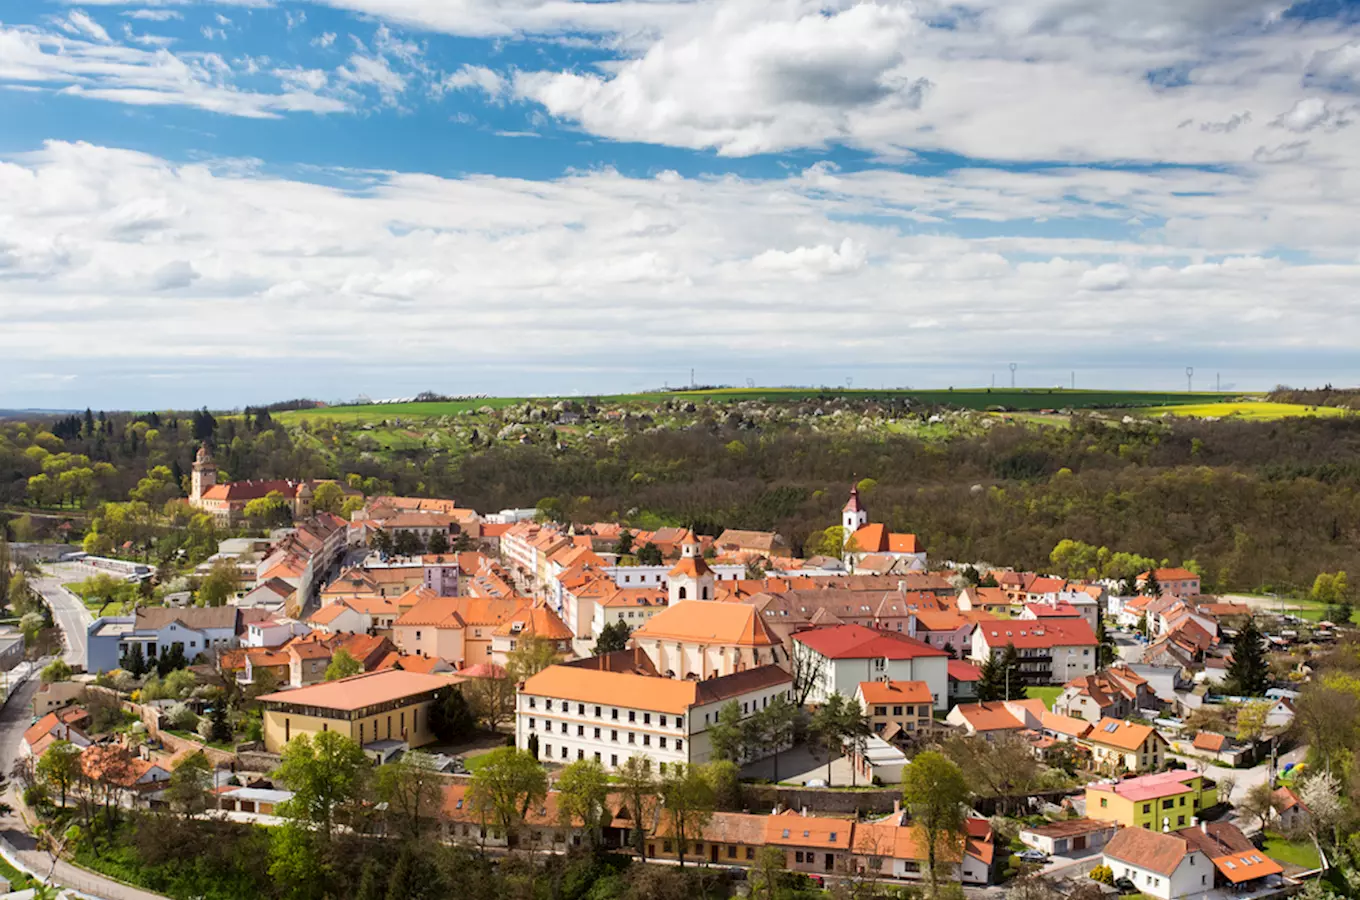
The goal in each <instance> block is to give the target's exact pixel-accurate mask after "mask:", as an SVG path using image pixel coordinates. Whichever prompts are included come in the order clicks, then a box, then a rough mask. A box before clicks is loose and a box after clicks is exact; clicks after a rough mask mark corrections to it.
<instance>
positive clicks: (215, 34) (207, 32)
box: [198, 25, 227, 41]
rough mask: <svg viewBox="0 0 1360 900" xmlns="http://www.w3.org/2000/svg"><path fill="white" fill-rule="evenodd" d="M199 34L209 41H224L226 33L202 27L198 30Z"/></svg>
mask: <svg viewBox="0 0 1360 900" xmlns="http://www.w3.org/2000/svg"><path fill="white" fill-rule="evenodd" d="M198 30H199V33H200V34H202V35H203V36H204V37H205V38H207V39H208V40H210V41H225V40H226V39H227V33H226V32H225V31H223V30H222V29H221V28H213V27H212V26H211V25H204V26H203V27H201V28H199V29H198Z"/></svg>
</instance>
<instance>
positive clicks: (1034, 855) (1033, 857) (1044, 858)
mask: <svg viewBox="0 0 1360 900" xmlns="http://www.w3.org/2000/svg"><path fill="white" fill-rule="evenodd" d="M1016 856H1017V857H1019V859H1020V861H1021V862H1027V863H1044V862H1048V854H1047V853H1045V852H1044V851H1042V850H1034V849H1029V850H1022V851H1020V852H1019V853H1017V854H1016Z"/></svg>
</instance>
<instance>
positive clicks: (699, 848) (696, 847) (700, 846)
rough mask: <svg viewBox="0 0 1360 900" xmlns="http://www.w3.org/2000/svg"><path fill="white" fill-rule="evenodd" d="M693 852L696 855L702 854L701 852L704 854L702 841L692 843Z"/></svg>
mask: <svg viewBox="0 0 1360 900" xmlns="http://www.w3.org/2000/svg"><path fill="white" fill-rule="evenodd" d="M694 852H695V854H696V855H697V854H699V853H703V852H704V842H703V841H695V842H694Z"/></svg>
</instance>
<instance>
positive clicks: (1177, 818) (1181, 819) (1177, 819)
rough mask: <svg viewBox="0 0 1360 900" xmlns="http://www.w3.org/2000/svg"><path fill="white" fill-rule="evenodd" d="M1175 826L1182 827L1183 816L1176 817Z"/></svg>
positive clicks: (1183, 822)
mask: <svg viewBox="0 0 1360 900" xmlns="http://www.w3.org/2000/svg"><path fill="white" fill-rule="evenodd" d="M1176 824H1177V825H1184V824H1185V816H1177V817H1176Z"/></svg>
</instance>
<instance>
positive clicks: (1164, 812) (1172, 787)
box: [1086, 769, 1218, 831]
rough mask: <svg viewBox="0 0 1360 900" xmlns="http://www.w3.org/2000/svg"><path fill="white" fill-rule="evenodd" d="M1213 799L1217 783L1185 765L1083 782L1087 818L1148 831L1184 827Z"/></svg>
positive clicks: (1215, 796) (1215, 798)
mask: <svg viewBox="0 0 1360 900" xmlns="http://www.w3.org/2000/svg"><path fill="white" fill-rule="evenodd" d="M1217 802H1218V785H1216V784H1215V783H1214V782H1212V781H1210V780H1209V779H1207V778H1205V777H1204V776H1203V775H1201V774H1199V773H1198V772H1191V771H1190V770H1188V769H1172V770H1171V771H1169V772H1158V773H1156V774H1155V775H1142V776H1139V777H1137V778H1125V779H1124V780H1123V781H1097V782H1093V783H1091V784H1088V785H1087V786H1086V817H1087V818H1089V819H1097V820H1099V821H1102V822H1116V823H1118V824H1120V825H1122V826H1124V827H1125V828H1146V829H1148V830H1149V831H1161V830H1162V827H1163V826H1169V827H1170V828H1171V830H1173V831H1174V830H1176V829H1178V828H1187V827H1189V826H1190V825H1192V824H1194V819H1195V818H1196V817H1197V816H1199V815H1200V814H1201V811H1202V810H1204V809H1206V808H1207V807H1210V806H1213V805H1214V804H1216V803H1217Z"/></svg>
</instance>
